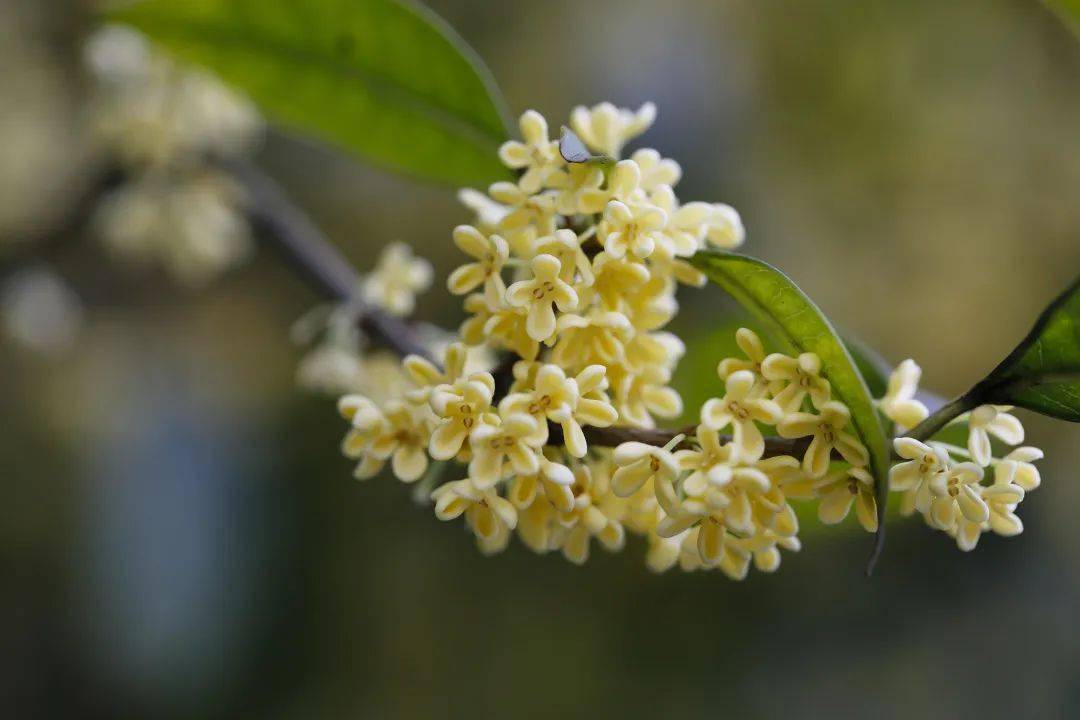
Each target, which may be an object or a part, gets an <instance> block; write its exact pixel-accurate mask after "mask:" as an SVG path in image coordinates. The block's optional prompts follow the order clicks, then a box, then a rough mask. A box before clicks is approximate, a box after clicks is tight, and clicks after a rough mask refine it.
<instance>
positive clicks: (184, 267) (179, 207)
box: [85, 26, 263, 285]
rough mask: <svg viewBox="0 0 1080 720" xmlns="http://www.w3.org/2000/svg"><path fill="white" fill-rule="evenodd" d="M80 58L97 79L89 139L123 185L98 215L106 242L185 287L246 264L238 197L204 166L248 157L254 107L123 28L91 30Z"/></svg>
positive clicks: (254, 137) (246, 235)
mask: <svg viewBox="0 0 1080 720" xmlns="http://www.w3.org/2000/svg"><path fill="white" fill-rule="evenodd" d="M85 55H86V63H87V66H88V69H89V70H90V74H91V76H92V78H93V79H94V80H95V83H94V86H93V90H94V94H93V96H92V102H91V110H92V112H91V115H90V121H91V123H92V126H93V131H94V135H95V138H96V140H97V141H98V142H99V143H100V144H101V146H102V149H103V150H105V151H106V153H107V154H108V155H109V157H110V161H111V162H113V163H115V164H116V165H117V166H119V167H120V168H122V169H123V171H124V177H125V182H124V183H123V184H122V185H121V186H120V187H118V188H116V189H114V190H113V191H112V192H111V193H110V194H109V195H108V196H107V197H106V199H105V200H104V201H103V203H102V204H101V206H100V207H99V208H98V211H97V214H96V217H95V227H96V230H97V232H98V234H99V235H100V237H101V239H102V240H103V242H104V243H105V244H106V245H107V246H108V248H109V249H110V250H112V251H113V252H115V253H116V254H118V255H119V256H121V257H123V258H125V259H128V260H130V261H132V262H135V263H139V264H151V263H154V264H160V265H162V266H163V267H164V268H165V269H166V270H168V271H169V272H170V273H171V274H172V275H173V276H174V277H175V279H177V280H178V281H180V282H183V283H186V284H189V285H200V284H204V283H205V282H207V281H209V280H212V279H214V278H215V277H217V276H218V275H219V274H220V273H221V272H223V271H224V270H227V269H229V268H231V267H234V266H236V265H237V264H239V263H241V262H242V261H244V260H245V259H247V258H248V257H249V256H250V255H251V253H252V252H253V250H254V242H253V240H252V238H251V233H250V228H249V226H248V222H247V220H246V218H245V217H244V207H243V205H244V200H245V199H244V196H243V192H242V191H241V189H240V188H239V187H238V186H237V184H236V183H235V182H234V181H233V180H232V178H231V177H229V176H228V175H227V174H225V173H224V172H222V171H220V170H218V169H216V168H214V167H212V166H211V165H210V163H208V162H207V158H208V156H209V155H215V156H220V157H236V156H240V155H243V154H246V153H248V152H250V150H251V149H252V148H253V146H254V145H255V144H256V143H257V142H258V140H259V139H260V137H261V135H262V130H263V121H262V118H261V117H260V116H259V114H258V112H257V111H256V110H255V107H254V105H252V104H251V103H250V102H249V101H247V100H246V99H245V98H242V97H239V96H237V95H235V94H234V93H233V92H232V91H230V90H229V89H228V88H226V87H225V86H224V85H223V84H222V83H221V82H219V81H218V80H217V79H215V78H213V77H212V76H210V75H207V74H206V73H203V72H200V71H197V70H191V69H186V68H181V67H179V66H177V65H176V64H174V63H173V62H171V61H170V60H168V59H167V58H165V57H164V56H162V55H160V54H158V53H156V52H154V51H153V50H152V49H151V48H150V44H149V42H148V41H147V40H146V39H145V38H144V37H143V36H142V35H140V34H139V33H137V32H135V31H134V30H130V29H128V28H123V27H111V26H106V27H104V28H102V29H101V30H99V31H97V32H96V33H95V34H94V35H93V36H91V38H90V39H89V41H88V43H87V45H86V53H85Z"/></svg>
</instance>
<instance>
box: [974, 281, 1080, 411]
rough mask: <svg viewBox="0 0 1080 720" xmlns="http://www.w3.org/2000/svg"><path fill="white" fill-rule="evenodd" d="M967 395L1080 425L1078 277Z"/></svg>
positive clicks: (1079, 289)
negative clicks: (1015, 406) (1018, 342)
mask: <svg viewBox="0 0 1080 720" xmlns="http://www.w3.org/2000/svg"><path fill="white" fill-rule="evenodd" d="M969 395H971V396H972V397H976V398H978V399H979V400H980V401H981V402H988V403H995V404H1000V405H1017V406H1019V407H1022V408H1027V409H1028V410H1034V411H1035V412H1038V413H1042V414H1043V415H1049V416H1050V417H1055V418H1059V419H1061V420H1069V421H1071V422H1080V277H1078V278H1077V279H1076V280H1074V281H1073V283H1072V285H1070V286H1069V287H1068V288H1067V289H1066V290H1065V292H1063V293H1062V294H1061V295H1059V296H1058V297H1057V298H1055V299H1054V301H1053V302H1052V303H1050V305H1049V307H1047V308H1046V309H1045V310H1043V312H1042V314H1041V315H1039V318H1038V319H1037V320H1036V321H1035V327H1033V328H1032V329H1031V332H1029V333H1028V334H1027V337H1025V338H1024V339H1023V340H1022V341H1021V342H1020V344H1019V345H1018V346H1017V347H1016V349H1015V350H1013V351H1012V352H1011V353H1010V354H1009V356H1008V357H1007V358H1005V359H1004V360H1003V361H1002V362H1001V364H1000V365H998V366H997V367H996V368H994V370H993V372H991V373H990V375H989V376H987V378H986V379H985V380H983V381H982V382H980V383H979V384H978V385H976V386H975V388H973V389H972V391H971V392H970V393H969Z"/></svg>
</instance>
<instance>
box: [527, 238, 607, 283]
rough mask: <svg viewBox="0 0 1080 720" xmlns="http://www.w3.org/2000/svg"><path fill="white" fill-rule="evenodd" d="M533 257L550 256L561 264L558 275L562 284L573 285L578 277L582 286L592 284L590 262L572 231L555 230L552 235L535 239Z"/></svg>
mask: <svg viewBox="0 0 1080 720" xmlns="http://www.w3.org/2000/svg"><path fill="white" fill-rule="evenodd" d="M533 254H534V255H551V256H552V257H554V258H555V259H556V260H558V261H559V263H560V264H561V267H560V275H559V277H561V278H562V279H563V281H564V282H566V283H570V284H573V283H574V281H575V277H576V276H580V278H581V283H582V285H585V286H589V285H592V283H593V271H592V262H591V261H590V260H589V258H588V257H587V256H586V255H585V252H584V251H583V250H582V249H581V239H580V238H579V237H578V236H577V233H575V232H574V231H573V230H565V229H564V230H556V231H555V234H554V235H545V236H544V237H542V238H537V239H536V242H535V243H534V244H533Z"/></svg>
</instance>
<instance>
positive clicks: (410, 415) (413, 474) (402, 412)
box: [354, 400, 431, 482]
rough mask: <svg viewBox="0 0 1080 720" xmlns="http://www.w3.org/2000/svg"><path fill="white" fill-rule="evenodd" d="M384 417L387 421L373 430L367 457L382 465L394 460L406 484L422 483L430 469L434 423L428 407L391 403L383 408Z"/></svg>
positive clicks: (396, 468)
mask: <svg viewBox="0 0 1080 720" xmlns="http://www.w3.org/2000/svg"><path fill="white" fill-rule="evenodd" d="M382 414H383V422H381V423H379V424H378V425H377V426H376V427H375V428H374V429H373V430H372V436H371V439H370V442H369V443H368V444H367V447H366V448H364V455H365V456H370V457H372V458H374V459H375V460H376V461H381V462H385V461H386V460H391V468H392V470H393V471H394V475H395V476H396V477H397V478H398V479H399V480H401V481H402V482H415V481H416V480H419V479H420V476H422V475H423V474H424V472H425V471H426V470H427V467H428V456H427V445H428V437H429V435H430V432H431V430H430V425H431V423H430V418H429V416H428V412H427V408H425V407H423V406H416V405H413V404H412V403H409V402H403V401H400V400H391V401H390V402H388V403H387V404H386V406H385V407H384V408H383V413H382ZM354 429H356V425H355V418H354ZM380 467H381V466H380ZM376 472H377V470H376ZM358 473H359V470H358ZM359 476H360V475H359V474H358V477H359Z"/></svg>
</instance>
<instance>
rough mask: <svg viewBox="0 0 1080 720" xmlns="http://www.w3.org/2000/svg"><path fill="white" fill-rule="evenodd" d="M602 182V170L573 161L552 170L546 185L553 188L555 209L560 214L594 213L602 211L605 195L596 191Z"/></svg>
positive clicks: (605, 201) (605, 199) (588, 164)
mask: <svg viewBox="0 0 1080 720" xmlns="http://www.w3.org/2000/svg"><path fill="white" fill-rule="evenodd" d="M603 184H604V171H603V170H601V169H600V168H599V167H596V166H595V165H593V164H590V163H573V164H570V165H567V166H566V168H564V169H562V170H557V171H555V172H553V173H552V174H551V175H550V176H549V177H548V179H547V185H548V187H550V188H553V189H555V190H556V191H557V192H556V194H555V209H556V210H557V211H558V212H559V214H560V215H577V214H578V213H582V214H585V215H594V214H596V213H600V212H603V211H604V204H605V203H607V197H606V196H605V194H604V193H601V192H597V191H599V189H600V186H601V185H603Z"/></svg>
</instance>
